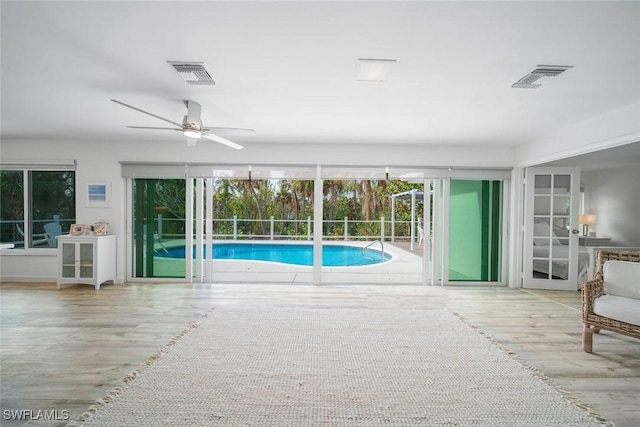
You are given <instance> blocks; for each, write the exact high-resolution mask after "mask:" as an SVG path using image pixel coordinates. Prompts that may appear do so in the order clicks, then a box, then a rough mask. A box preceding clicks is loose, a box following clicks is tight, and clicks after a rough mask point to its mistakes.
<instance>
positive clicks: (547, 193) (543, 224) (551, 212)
mask: <svg viewBox="0 0 640 427" xmlns="http://www.w3.org/2000/svg"><path fill="white" fill-rule="evenodd" d="M525 173H526V177H525V206H524V211H525V215H524V251H523V252H524V262H523V266H524V267H523V270H524V271H523V283H522V284H523V287H525V288H536V289H557V290H577V289H578V232H579V231H578V208H579V191H580V170H579V169H578V168H527V169H526V172H525Z"/></svg>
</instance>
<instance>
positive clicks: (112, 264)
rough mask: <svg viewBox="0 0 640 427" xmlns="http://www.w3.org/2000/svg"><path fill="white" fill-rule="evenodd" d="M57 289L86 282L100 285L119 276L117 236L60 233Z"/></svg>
mask: <svg viewBox="0 0 640 427" xmlns="http://www.w3.org/2000/svg"><path fill="white" fill-rule="evenodd" d="M58 266H59V267H58V268H59V271H58V289H60V285H63V284H66V283H86V284H88V285H93V286H95V287H96V289H100V285H101V284H102V283H104V282H106V281H109V280H111V281H113V283H115V280H116V236H114V235H111V236H58Z"/></svg>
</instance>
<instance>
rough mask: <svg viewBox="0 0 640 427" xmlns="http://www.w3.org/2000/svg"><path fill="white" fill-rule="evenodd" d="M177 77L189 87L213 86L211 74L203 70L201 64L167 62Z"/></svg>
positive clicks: (202, 64)
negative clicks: (176, 73)
mask: <svg viewBox="0 0 640 427" xmlns="http://www.w3.org/2000/svg"><path fill="white" fill-rule="evenodd" d="M167 62H168V63H169V64H171V66H172V67H173V68H174V69H175V70H176V71H177V72H178V75H179V76H180V77H182V79H183V80H184V81H185V82H187V83H189V84H190V85H215V84H216V82H214V81H213V78H212V77H211V74H209V72H208V71H207V70H206V69H205V68H204V63H203V62H178V61H167Z"/></svg>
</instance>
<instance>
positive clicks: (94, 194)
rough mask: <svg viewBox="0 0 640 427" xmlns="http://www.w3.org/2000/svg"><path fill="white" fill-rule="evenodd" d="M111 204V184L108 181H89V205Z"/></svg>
mask: <svg viewBox="0 0 640 427" xmlns="http://www.w3.org/2000/svg"><path fill="white" fill-rule="evenodd" d="M110 205H111V186H110V185H109V183H108V182H88V183H87V206H88V207H108V206H110Z"/></svg>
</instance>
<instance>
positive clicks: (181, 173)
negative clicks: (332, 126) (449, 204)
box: [121, 162, 511, 181]
mask: <svg viewBox="0 0 640 427" xmlns="http://www.w3.org/2000/svg"><path fill="white" fill-rule="evenodd" d="M121 165H122V177H123V178H185V177H187V178H228V179H249V178H251V179H290V180H313V179H315V177H316V171H317V166H315V165H301V166H290V165H278V164H259V165H255V164H252V165H249V164H220V163H218V164H215V163H210V164H204V163H153V164H152V163H140V162H138V163H135V162H121ZM321 177H322V179H347V180H350V179H402V180H408V181H412V180H422V179H448V178H452V179H491V180H508V179H510V178H511V170H510V169H462V168H461V169H455V168H416V167H407V168H403V167H384V166H369V167H367V166H364V167H363V166H321Z"/></svg>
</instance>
